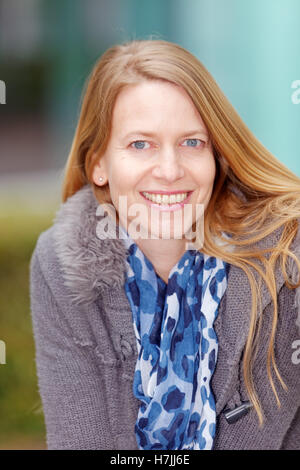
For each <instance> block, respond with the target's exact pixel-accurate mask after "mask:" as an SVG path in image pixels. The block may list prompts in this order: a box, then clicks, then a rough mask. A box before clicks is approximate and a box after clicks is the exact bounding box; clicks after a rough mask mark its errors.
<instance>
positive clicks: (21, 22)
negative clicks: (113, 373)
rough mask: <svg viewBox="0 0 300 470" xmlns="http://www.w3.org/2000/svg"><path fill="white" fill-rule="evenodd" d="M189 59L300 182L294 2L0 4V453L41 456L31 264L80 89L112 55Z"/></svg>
mask: <svg viewBox="0 0 300 470" xmlns="http://www.w3.org/2000/svg"><path fill="white" fill-rule="evenodd" d="M144 38H147V39H149V38H154V39H165V40H169V41H173V42H177V43H179V44H180V45H182V46H183V47H185V48H187V49H189V50H190V51H191V52H192V53H193V54H194V55H196V56H197V57H198V58H199V59H200V60H201V61H202V62H203V64H204V65H205V66H206V67H207V68H208V70H209V71H210V72H211V73H212V75H213V76H214V77H215V79H216V81H217V82H218V84H219V85H220V87H221V88H222V90H223V91H224V93H225V95H227V97H228V98H229V100H230V101H231V102H232V104H233V105H234V107H235V108H236V109H237V111H238V112H239V114H240V115H241V117H242V118H243V119H244V120H245V122H246V123H247V125H248V126H249V127H250V129H251V130H252V131H253V132H254V134H255V135H256V136H257V137H258V138H259V139H260V140H261V141H262V143H263V144H264V145H265V146H266V147H267V148H268V149H269V150H270V151H271V152H273V154H274V155H275V156H276V157H277V158H278V159H279V160H281V161H282V162H283V163H285V164H286V166H288V167H289V168H290V169H291V170H292V171H294V172H295V173H296V174H298V175H300V159H299V127H300V105H297V104H293V102H292V99H291V97H292V93H293V91H294V90H293V89H292V88H291V86H292V83H293V82H294V81H295V80H299V79H300V54H299V50H300V1H299V0H252V1H251V2H246V1H244V0H151V1H149V0H110V1H106V0H85V1H83V0H0V80H3V81H4V82H5V84H6V104H0V229H1V231H0V340H2V341H4V342H5V344H6V363H5V364H0V423H1V425H0V449H44V448H46V444H45V426H44V418H43V412H42V409H41V402H40V398H39V394H38V386H37V379H36V369H35V352H34V342H33V336H32V326H31V317H30V304H29V261H30V257H31V253H32V251H33V249H34V246H35V243H36V240H37V237H38V235H39V234H40V232H41V231H42V230H45V229H46V228H47V227H49V226H50V225H51V224H52V221H53V217H54V215H55V212H56V210H57V208H58V205H59V203H60V187H61V181H62V170H63V166H64V164H65V161H66V158H67V155H68V152H69V149H70V145H71V140H72V135H73V133H74V130H75V126H76V122H77V119H78V113H79V105H80V97H81V92H82V87H83V85H84V82H85V80H86V77H87V75H88V74H89V72H90V70H91V68H92V66H93V64H94V63H95V61H96V60H97V59H98V57H99V56H100V55H101V54H102V53H103V52H104V51H105V50H106V49H107V48H108V47H110V46H111V45H113V44H115V43H119V42H124V41H127V40H131V39H144Z"/></svg>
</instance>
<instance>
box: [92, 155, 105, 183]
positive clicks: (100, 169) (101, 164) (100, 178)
mask: <svg viewBox="0 0 300 470" xmlns="http://www.w3.org/2000/svg"><path fill="white" fill-rule="evenodd" d="M92 158H93V159H94V161H96V163H95V165H94V168H93V171H92V179H93V182H94V183H95V184H96V185H97V186H104V185H105V184H106V183H107V180H108V178H107V171H106V164H105V158H104V157H100V158H99V156H98V155H96V154H94V155H93V157H92Z"/></svg>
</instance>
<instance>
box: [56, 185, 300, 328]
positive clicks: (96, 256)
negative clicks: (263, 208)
mask: <svg viewBox="0 0 300 470" xmlns="http://www.w3.org/2000/svg"><path fill="white" fill-rule="evenodd" d="M98 205H99V203H98V201H97V200H96V198H95V196H94V193H93V189H92V187H91V186H90V185H86V186H84V187H82V188H81V189H80V190H79V191H78V192H77V193H76V194H74V195H73V196H72V197H70V198H69V199H68V200H67V201H66V202H65V203H64V204H62V206H61V208H60V210H59V211H58V213H57V215H56V219H55V224H54V243H55V250H56V253H57V256H58V258H59V261H60V265H61V267H62V271H63V274H64V278H65V284H66V286H68V287H69V288H70V290H71V294H72V297H73V300H74V301H75V302H76V303H78V304H81V303H85V304H90V303H92V302H94V301H95V300H96V299H97V297H98V296H99V295H100V292H101V290H102V289H105V288H111V287H114V286H115V287H121V286H123V284H124V280H125V278H124V260H125V257H126V248H125V245H124V243H123V241H122V240H120V239H118V238H115V239H109V238H108V239H106V240H100V239H99V238H98V237H97V235H96V226H97V222H98V220H99V219H98V216H97V215H96V211H97V208H98ZM108 233H111V234H113V233H114V227H113V224H111V226H108ZM279 235H280V232H278V231H275V232H274V233H273V234H271V235H270V236H269V237H267V239H264V240H261V241H260V242H259V243H258V244H257V246H259V247H262V248H264V247H266V246H270V244H273V245H274V243H275V242H276V240H277V239H278V237H279ZM292 249H293V251H294V253H295V254H296V255H297V256H298V257H300V231H299V230H298V234H297V237H296V238H295V240H294V241H293V244H292ZM238 270H239V271H240V268H237V267H235V266H231V268H230V275H231V276H232V279H236V278H237V271H238ZM288 273H289V277H290V279H291V280H292V282H295V281H296V280H297V278H298V270H297V266H296V263H294V262H293V261H292V260H291V261H290V262H289V265H288ZM234 275H235V276H234ZM283 283H284V278H283V275H282V273H281V270H280V269H278V270H277V273H276V285H277V290H279V289H280V287H281V286H282V285H283ZM228 284H229V282H228ZM268 301H270V294H269V292H268V289H267V287H266V286H265V285H263V304H264V305H262V306H263V307H264V306H265V305H266V304H267V303H268ZM296 302H297V305H298V306H300V289H299V288H298V289H297V290H296ZM298 327H299V329H300V318H298Z"/></svg>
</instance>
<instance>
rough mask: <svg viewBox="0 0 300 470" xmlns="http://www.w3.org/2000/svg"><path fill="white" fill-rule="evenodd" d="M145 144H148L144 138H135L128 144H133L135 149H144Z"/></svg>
mask: <svg viewBox="0 0 300 470" xmlns="http://www.w3.org/2000/svg"><path fill="white" fill-rule="evenodd" d="M146 144H148V142H146V141H145V140H136V141H135V142H132V144H130V145H131V146H132V145H133V148H135V149H136V150H145V145H146ZM148 145H149V144H148Z"/></svg>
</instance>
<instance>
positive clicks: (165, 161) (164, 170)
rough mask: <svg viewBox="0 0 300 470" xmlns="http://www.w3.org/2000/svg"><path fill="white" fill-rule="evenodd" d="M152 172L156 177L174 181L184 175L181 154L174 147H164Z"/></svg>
mask: <svg viewBox="0 0 300 470" xmlns="http://www.w3.org/2000/svg"><path fill="white" fill-rule="evenodd" d="M152 174H153V176H154V177H155V178H158V179H161V180H164V181H166V182H167V183H173V182H174V181H176V180H178V179H180V178H182V177H183V176H184V168H183V166H182V164H181V159H180V155H179V154H178V153H177V152H176V150H175V149H174V148H172V147H168V148H162V149H161V150H160V151H159V152H158V155H157V162H156V164H155V166H154V168H153V171H152Z"/></svg>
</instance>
